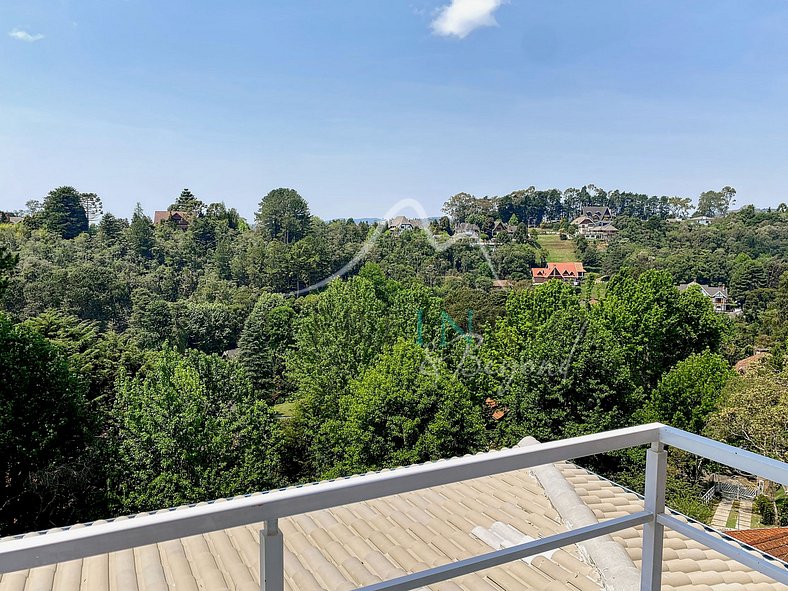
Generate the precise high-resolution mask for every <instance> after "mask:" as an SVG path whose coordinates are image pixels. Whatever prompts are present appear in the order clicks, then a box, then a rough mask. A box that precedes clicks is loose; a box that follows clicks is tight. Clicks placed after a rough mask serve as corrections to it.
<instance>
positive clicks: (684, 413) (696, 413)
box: [644, 351, 733, 433]
mask: <svg viewBox="0 0 788 591" xmlns="http://www.w3.org/2000/svg"><path fill="white" fill-rule="evenodd" d="M732 375H733V372H732V371H731V369H730V366H729V365H728V362H727V361H725V359H723V358H722V357H721V356H720V355H717V354H714V353H710V352H708V351H706V352H703V353H700V354H698V353H693V354H692V355H690V356H689V357H687V358H686V359H684V360H682V361H679V362H678V363H677V364H676V365H675V366H673V367H672V368H671V369H670V370H669V371H668V372H667V373H665V374H664V375H663V376H662V378H661V379H660V381H659V383H658V384H657V387H656V388H655V389H654V392H653V393H652V395H651V399H650V400H649V401H648V402H647V404H646V406H645V408H644V417H645V421H644V422H650V421H658V422H662V423H666V424H668V425H671V426H673V427H676V428H678V429H683V430H685V431H690V432H691V433H701V432H702V431H703V429H704V427H705V426H706V422H707V420H708V417H709V415H710V414H711V413H712V412H714V411H715V410H716V409H717V406H718V404H719V401H720V397H721V395H722V389H723V388H724V387H725V384H726V383H727V382H728V380H729V379H730V378H731V376H732Z"/></svg>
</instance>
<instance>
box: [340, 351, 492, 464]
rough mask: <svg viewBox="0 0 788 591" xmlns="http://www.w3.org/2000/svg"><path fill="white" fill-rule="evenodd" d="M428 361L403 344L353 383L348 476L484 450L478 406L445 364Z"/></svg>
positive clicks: (347, 412) (345, 409)
mask: <svg viewBox="0 0 788 591" xmlns="http://www.w3.org/2000/svg"><path fill="white" fill-rule="evenodd" d="M429 355H430V354H429V353H428V352H427V351H426V350H425V349H424V348H422V347H420V346H418V345H416V344H415V343H412V342H407V341H404V340H400V341H399V342H397V343H396V344H395V345H394V347H392V348H390V349H387V350H386V351H385V352H384V353H382V354H381V355H380V357H378V359H377V360H376V361H375V363H374V364H373V365H372V366H371V367H370V368H369V369H368V370H367V371H366V372H365V373H364V374H363V375H362V376H361V377H360V378H359V379H358V380H356V381H354V382H353V383H352V385H351V388H350V392H349V394H348V395H347V396H345V397H343V399H342V401H341V408H342V411H341V414H342V416H343V417H346V418H345V421H346V422H345V425H344V440H345V441H346V442H347V443H348V449H347V450H346V452H345V453H346V458H347V459H346V462H347V464H346V466H344V467H343V468H344V471H345V472H351V473H358V472H363V471H367V470H379V469H381V468H393V467H396V466H406V465H409V464H414V463H417V462H425V461H428V460H436V459H440V458H447V457H452V456H458V455H463V454H467V453H474V452H477V451H481V450H483V449H484V448H485V442H486V441H485V434H484V423H483V421H482V416H481V404H480V403H479V402H480V401H474V400H473V398H472V397H471V395H470V393H469V392H468V390H467V389H466V388H465V386H463V384H462V383H460V381H459V380H458V379H457V376H456V375H454V374H453V373H451V372H450V371H449V370H448V369H447V368H446V366H445V365H444V364H443V362H441V361H440V360H438V359H432V360H428V359H427V357H428V356H429ZM425 368H427V369H425ZM336 471H337V470H335V472H336Z"/></svg>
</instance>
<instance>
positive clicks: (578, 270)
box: [531, 263, 586, 285]
mask: <svg viewBox="0 0 788 591" xmlns="http://www.w3.org/2000/svg"><path fill="white" fill-rule="evenodd" d="M585 274H586V270H585V269H584V268H583V263H547V266H546V267H531V276H532V277H533V282H534V285H541V284H542V283H547V282H548V281H550V280H551V279H560V280H561V281H564V282H566V283H571V284H572V285H580V282H581V281H582V280H583V277H585Z"/></svg>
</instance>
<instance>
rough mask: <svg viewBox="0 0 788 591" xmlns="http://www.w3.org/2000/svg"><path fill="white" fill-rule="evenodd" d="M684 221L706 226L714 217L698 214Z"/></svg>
mask: <svg viewBox="0 0 788 591" xmlns="http://www.w3.org/2000/svg"><path fill="white" fill-rule="evenodd" d="M684 221H685V222H687V223H688V224H690V225H693V226H708V225H709V224H710V223H711V222H713V221H714V218H711V217H708V216H705V215H699V216H695V217H692V218H687V219H686V220H684Z"/></svg>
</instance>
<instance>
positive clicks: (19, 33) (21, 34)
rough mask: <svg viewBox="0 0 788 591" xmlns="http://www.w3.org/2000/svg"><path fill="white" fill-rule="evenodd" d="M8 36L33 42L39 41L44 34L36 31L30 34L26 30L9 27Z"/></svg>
mask: <svg viewBox="0 0 788 591" xmlns="http://www.w3.org/2000/svg"><path fill="white" fill-rule="evenodd" d="M8 36H9V37H13V38H14V39H18V40H19V41H27V42H28V43H33V42H34V41H41V39H43V38H44V36H43V35H42V34H40V33H36V34H35V35H31V34H30V33H28V32H27V31H23V30H22V29H11V31H10V32H9V33H8Z"/></svg>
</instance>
